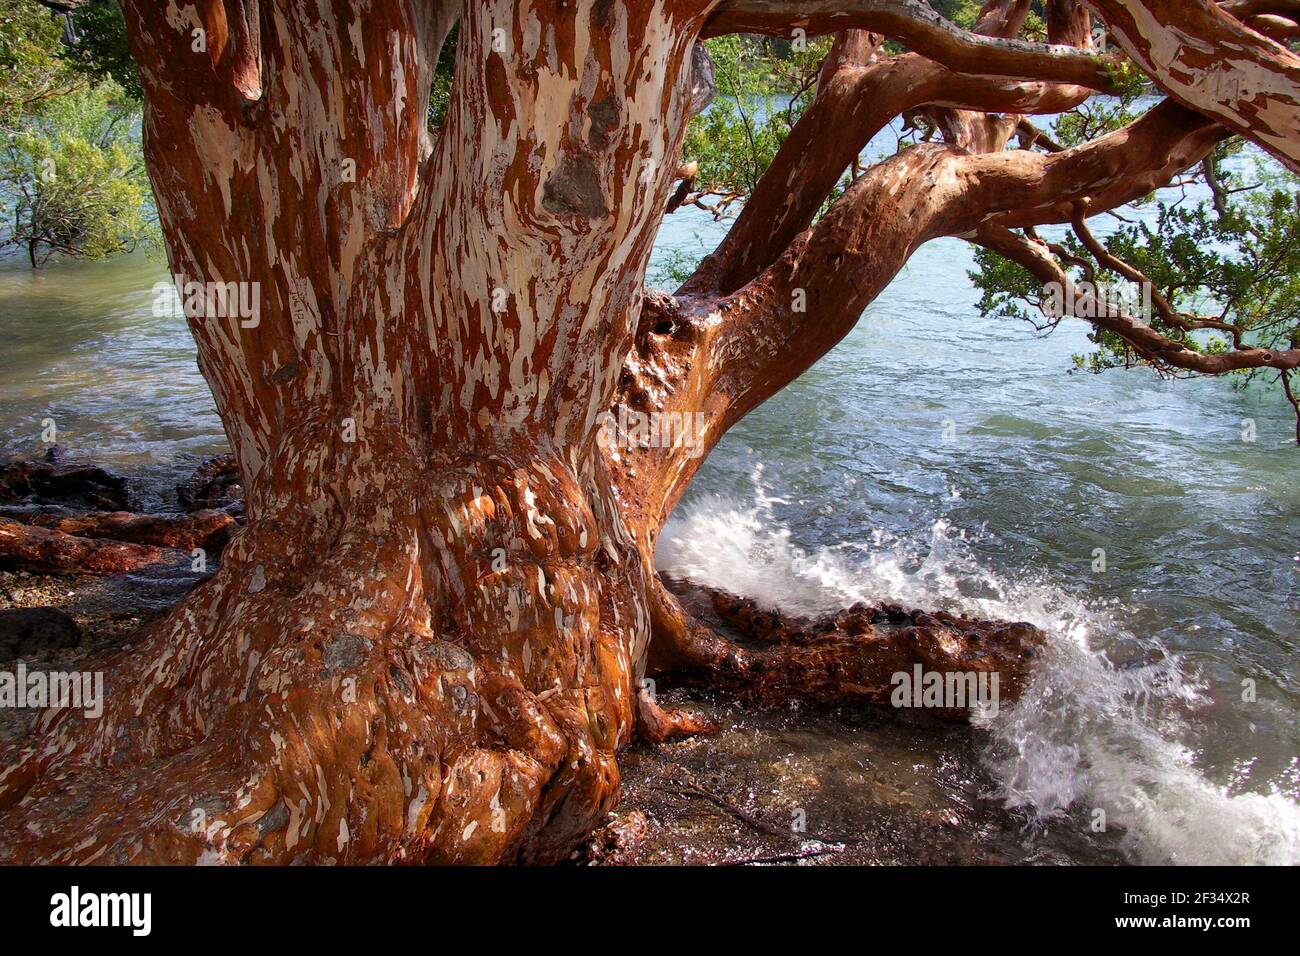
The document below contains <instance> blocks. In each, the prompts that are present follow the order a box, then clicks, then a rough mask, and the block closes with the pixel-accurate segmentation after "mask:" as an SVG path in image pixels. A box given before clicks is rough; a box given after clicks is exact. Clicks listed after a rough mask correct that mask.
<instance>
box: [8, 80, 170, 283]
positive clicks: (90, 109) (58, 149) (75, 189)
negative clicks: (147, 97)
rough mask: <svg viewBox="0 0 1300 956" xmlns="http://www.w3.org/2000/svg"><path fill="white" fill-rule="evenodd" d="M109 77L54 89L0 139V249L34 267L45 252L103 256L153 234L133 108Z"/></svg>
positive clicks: (48, 255)
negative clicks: (2, 225)
mask: <svg viewBox="0 0 1300 956" xmlns="http://www.w3.org/2000/svg"><path fill="white" fill-rule="evenodd" d="M120 94H121V91H120V90H119V89H118V87H117V86H116V84H114V83H112V82H111V81H109V82H105V83H102V84H100V85H99V86H97V87H94V88H90V89H80V90H77V91H75V92H69V93H66V94H63V95H61V96H60V97H59V98H58V99H57V100H56V101H54V102H52V103H50V104H47V106H46V108H44V109H43V110H42V111H41V113H40V114H39V115H36V116H28V117H26V118H25V119H24V120H23V121H22V122H21V123H20V124H19V126H18V128H17V129H15V130H12V131H10V132H9V133H8V134H7V135H6V136H5V138H4V141H3V143H0V210H3V212H4V218H5V220H6V221H7V222H8V223H9V227H8V230H7V234H4V235H0V249H4V248H5V247H6V246H17V247H19V248H21V249H23V250H24V251H25V252H26V253H27V256H28V258H29V260H30V261H31V264H32V266H33V267H38V266H43V265H45V263H46V262H48V261H49V259H50V258H51V257H52V256H55V255H68V256H76V257H82V258H87V259H104V258H107V257H108V256H111V255H113V254H115V253H119V252H129V251H131V250H133V249H135V248H136V247H137V246H138V245H139V244H140V243H141V242H148V241H150V240H151V239H152V231H153V230H152V223H151V222H150V220H149V215H148V208H149V202H148V196H149V185H148V182H147V181H146V178H145V171H144V164H143V162H142V160H141V157H140V155H139V149H138V147H137V145H136V142H135V137H134V136H133V134H132V131H131V126H130V124H131V121H132V119H133V118H134V115H135V114H133V112H132V111H130V110H127V109H123V108H122V107H121V106H120V105H119V104H118V103H117V102H115V100H116V99H117V98H118V97H119V96H120Z"/></svg>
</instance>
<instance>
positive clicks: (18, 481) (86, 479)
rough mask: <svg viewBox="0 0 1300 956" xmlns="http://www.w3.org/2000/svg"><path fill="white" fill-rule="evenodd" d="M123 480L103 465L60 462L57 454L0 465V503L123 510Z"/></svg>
mask: <svg viewBox="0 0 1300 956" xmlns="http://www.w3.org/2000/svg"><path fill="white" fill-rule="evenodd" d="M127 497H128V495H127V490H126V480H125V479H124V478H122V477H120V476H118V475H114V474H112V473H111V472H107V471H105V470H104V469H103V468H96V467H94V466H91V465H74V464H67V463H64V462H63V461H62V460H61V459H60V457H59V456H58V455H57V454H54V453H53V449H51V453H50V454H47V455H46V456H45V458H44V459H39V460H35V459H19V460H16V461H10V462H7V463H5V464H2V465H0V503H5V504H18V503H25V502H26V503H30V502H40V503H42V504H54V505H64V506H66V507H70V508H80V509H89V510H109V511H125V510H127V508H128V505H127Z"/></svg>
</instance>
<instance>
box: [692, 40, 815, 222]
mask: <svg viewBox="0 0 1300 956" xmlns="http://www.w3.org/2000/svg"><path fill="white" fill-rule="evenodd" d="M707 43H708V50H709V56H710V57H711V58H712V59H713V65H714V71H715V76H716V79H717V84H718V97H717V99H716V100H715V101H714V103H713V105H712V106H710V107H709V109H707V110H705V111H704V113H702V114H701V115H699V116H697V117H695V118H694V119H693V120H692V121H691V124H690V127H689V128H688V129H687V133H686V141H685V145H684V147H683V151H682V152H683V156H685V157H686V158H688V159H690V160H691V161H692V162H695V163H698V164H699V172H698V174H697V178H696V184H697V188H698V189H699V196H698V198H699V204H700V205H701V206H702V207H703V208H705V209H708V210H709V211H710V212H712V213H713V214H714V216H715V217H716V218H722V217H723V216H725V215H727V214H728V213H729V212H730V211H731V210H732V208H733V206H734V205H735V204H736V203H738V202H740V201H742V200H743V199H744V197H745V196H747V195H748V194H749V193H751V192H752V191H753V190H754V188H755V187H756V186H757V185H758V181H759V179H761V178H762V176H763V174H764V173H765V172H766V171H767V168H768V167H769V166H770V165H771V164H772V160H773V159H774V158H775V157H776V153H777V150H779V149H780V148H781V144H782V143H783V142H784V141H785V138H786V136H787V135H789V132H790V129H791V128H792V127H793V126H794V124H795V123H796V122H798V120H799V117H800V116H801V115H802V114H803V111H804V110H805V109H806V108H807V106H808V104H809V103H810V102H811V100H812V93H813V90H814V87H815V83H816V78H817V68H818V65H819V64H820V62H821V60H822V58H823V57H824V56H825V55H826V52H827V50H829V49H830V40H829V39H819V40H814V41H795V42H790V41H785V40H777V41H768V40H767V39H765V38H761V37H748V36H724V37H718V38H716V39H713V40H709V41H707ZM708 199H715V200H716V201H715V202H713V203H709V202H708V201H707V200H708Z"/></svg>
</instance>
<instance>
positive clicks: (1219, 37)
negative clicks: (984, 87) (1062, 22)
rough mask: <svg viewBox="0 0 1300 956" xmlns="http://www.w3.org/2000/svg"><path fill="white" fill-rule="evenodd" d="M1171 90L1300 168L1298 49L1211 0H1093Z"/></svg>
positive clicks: (1127, 47) (1127, 46)
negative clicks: (1276, 38)
mask: <svg viewBox="0 0 1300 956" xmlns="http://www.w3.org/2000/svg"><path fill="white" fill-rule="evenodd" d="M1090 3H1091V5H1092V7H1093V9H1095V10H1096V11H1097V12H1098V13H1099V14H1100V15H1101V16H1102V17H1103V18H1104V19H1105V21H1106V25H1107V26H1108V27H1109V28H1110V34H1111V36H1113V37H1115V39H1116V40H1117V41H1118V42H1119V45H1120V46H1121V47H1123V49H1124V52H1125V53H1127V54H1128V55H1129V56H1131V57H1132V58H1133V59H1134V60H1135V61H1136V62H1137V63H1138V64H1139V65H1140V66H1141V67H1142V69H1143V70H1145V71H1146V72H1147V74H1148V75H1150V76H1151V78H1152V79H1153V80H1154V81H1155V82H1156V83H1157V84H1158V85H1159V86H1160V87H1161V88H1162V89H1163V90H1165V92H1167V93H1168V94H1169V95H1170V96H1172V97H1174V98H1175V99H1177V100H1178V101H1179V102H1181V103H1183V104H1185V105H1187V106H1190V107H1191V108H1193V109H1196V110H1200V111H1201V112H1202V113H1204V114H1205V115H1206V116H1209V117H1212V118H1213V119H1215V120H1217V121H1219V122H1220V123H1222V124H1223V125H1225V126H1227V127H1228V128H1229V129H1232V130H1234V131H1236V132H1238V133H1240V134H1241V135H1243V136H1245V137H1246V138H1248V139H1250V140H1251V141H1253V142H1255V143H1258V144H1259V145H1260V146H1262V147H1263V148H1264V149H1266V150H1268V151H1269V152H1270V153H1272V154H1273V155H1275V156H1277V157H1278V158H1279V159H1280V160H1282V162H1284V163H1285V164H1286V165H1287V166H1289V167H1290V168H1291V169H1294V170H1300V56H1297V55H1296V54H1295V53H1293V52H1291V51H1290V50H1289V49H1287V48H1286V47H1284V46H1282V45H1281V44H1279V43H1276V42H1274V41H1273V40H1270V39H1268V38H1266V37H1265V36H1263V35H1262V34H1260V33H1257V32H1256V31H1254V30H1251V29H1250V28H1248V27H1247V26H1245V25H1244V24H1243V23H1242V22H1241V21H1240V20H1238V19H1236V18H1235V17H1234V16H1232V15H1231V14H1230V13H1227V12H1225V11H1224V9H1223V8H1221V7H1219V6H1218V5H1217V4H1213V3H1209V2H1208V0H1090Z"/></svg>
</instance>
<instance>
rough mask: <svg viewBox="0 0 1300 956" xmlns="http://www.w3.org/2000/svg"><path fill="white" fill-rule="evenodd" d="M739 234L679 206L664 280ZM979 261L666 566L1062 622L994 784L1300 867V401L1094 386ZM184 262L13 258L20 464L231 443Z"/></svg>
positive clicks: (734, 447)
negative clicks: (195, 323)
mask: <svg viewBox="0 0 1300 956" xmlns="http://www.w3.org/2000/svg"><path fill="white" fill-rule="evenodd" d="M723 229H725V224H716V223H712V222H711V221H709V220H708V218H707V217H706V216H704V215H703V214H702V213H700V212H698V211H696V210H685V211H682V212H679V213H677V214H676V215H675V216H673V217H670V218H669V219H668V220H667V222H666V223H665V227H664V229H663V232H662V234H661V236H660V241H659V245H658V247H657V250H656V265H655V269H654V270H652V275H653V274H654V272H655V271H658V272H659V273H660V274H662V270H663V267H664V265H665V263H666V262H667V259H668V257H669V255H670V254H671V252H672V251H673V250H687V251H691V252H699V251H701V250H702V248H704V247H703V246H702V245H701V243H702V242H703V243H709V242H712V241H716V238H717V237H718V236H720V235H721V231H722V230H723ZM971 264H972V257H971V254H970V251H969V249H968V248H967V247H966V245H965V244H964V243H961V242H960V241H956V240H946V241H940V242H936V243H932V244H930V245H929V246H926V247H925V248H923V249H922V250H921V251H920V252H919V253H918V254H917V255H916V256H915V257H914V258H913V260H912V261H911V262H910V263H909V265H908V266H907V268H906V269H905V270H904V272H903V273H902V274H901V275H900V276H899V277H898V278H897V280H896V281H895V282H894V283H893V285H892V286H891V287H890V288H889V290H888V291H887V292H886V293H885V294H883V295H882V296H881V297H880V298H879V299H878V300H877V301H876V302H875V303H874V304H873V305H872V306H871V307H870V308H869V309H868V310H867V312H866V314H865V315H864V317H863V320H862V321H861V322H860V323H859V325H858V327H857V328H856V329H855V330H854V331H853V332H852V333H851V334H850V335H849V336H848V337H847V339H846V340H845V341H844V342H843V343H841V345H840V346H839V347H838V348H836V349H835V350H834V351H833V352H832V353H830V354H829V355H828V356H826V358H825V359H824V360H823V361H822V362H821V363H820V364H818V365H817V366H816V367H815V368H814V369H812V370H811V371H810V372H809V373H808V374H806V375H805V376H804V377H803V378H802V379H800V380H799V381H798V382H796V383H795V384H794V385H793V386H792V387H790V388H788V389H787V390H785V391H784V392H782V393H781V394H780V395H778V396H776V397H775V398H774V399H772V400H771V401H770V402H768V403H767V404H766V405H765V406H763V407H762V408H761V409H759V410H758V411H757V412H756V413H755V414H753V415H751V416H750V417H749V418H748V419H746V420H745V421H744V422H742V423H741V424H740V425H739V426H738V427H737V428H736V429H735V430H734V431H733V432H732V433H731V434H730V435H728V436H727V438H726V439H725V440H724V441H723V443H722V444H721V445H720V446H719V448H718V449H717V451H716V452H715V453H714V454H713V455H712V457H711V458H710V459H709V461H708V463H707V465H706V466H705V468H704V469H703V471H702V472H701V474H700V476H699V478H698V479H697V481H696V482H695V484H694V485H693V487H692V488H691V489H690V491H689V493H688V494H687V496H686V498H685V500H684V501H683V503H682V505H681V507H680V508H679V509H678V512H677V514H676V515H675V516H674V518H673V521H672V523H671V524H670V526H669V528H668V529H667V530H666V532H665V534H664V540H663V544H662V545H661V550H660V555H659V559H660V564H661V566H662V567H664V568H666V569H670V570H673V571H675V572H677V573H679V574H685V575H688V576H691V577H693V578H696V579H698V580H700V581H701V582H703V583H713V584H717V585H720V586H725V587H727V588H729V589H731V590H739V591H742V592H744V593H746V594H749V595H751V596H754V597H757V598H760V599H762V600H764V601H767V602H769V603H772V604H775V605H778V606H781V607H783V608H785V609H786V610H789V611H793V612H802V613H815V612H819V611H824V610H830V609H834V608H837V607H841V606H844V605H846V604H849V603H852V602H854V601H857V600H890V601H895V602H899V603H903V604H909V605H914V606H925V607H933V606H942V607H948V608H953V609H958V610H962V611H966V612H968V613H973V614H978V615H982V616H990V617H1000V618H1016V619H1023V620H1030V621H1033V622H1034V623H1036V624H1038V625H1040V626H1041V627H1043V628H1044V629H1046V630H1047V631H1048V632H1049V634H1050V635H1051V646H1050V649H1049V652H1048V653H1047V655H1046V656H1045V658H1044V660H1043V661H1042V662H1041V663H1040V665H1039V666H1038V669H1037V671H1036V674H1035V679H1034V683H1033V686H1032V687H1031V689H1030V692H1029V693H1028V695H1027V696H1026V698H1025V699H1024V700H1023V701H1022V702H1021V703H1020V704H1019V705H1017V706H1016V707H1014V708H1006V709H1004V710H1003V712H1002V713H1001V714H1000V715H999V716H998V718H996V719H995V720H994V721H993V722H992V723H991V724H990V725H989V726H987V727H984V728H982V729H980V730H979V731H977V734H978V735H979V746H980V747H981V749H982V752H983V762H984V765H985V768H986V770H987V774H988V781H987V782H986V783H984V784H982V786H986V787H991V788H992V791H993V795H994V796H995V797H996V798H997V799H998V800H1001V801H1002V802H1004V803H1006V804H1007V805H1008V806H1011V807H1013V808H1016V811H1017V812H1018V813H1021V814H1023V815H1024V816H1025V819H1026V820H1027V821H1033V820H1050V819H1052V818H1053V817H1055V816H1059V815H1060V814H1062V813H1063V812H1064V811H1065V810H1066V809H1067V808H1071V809H1072V810H1074V811H1076V812H1078V811H1080V810H1081V809H1082V810H1083V811H1085V812H1086V811H1089V810H1091V809H1093V808H1101V809H1104V810H1105V811H1106V814H1107V817H1108V819H1109V820H1110V821H1111V822H1112V824H1118V825H1119V826H1120V827H1121V828H1122V829H1123V830H1124V832H1125V833H1126V834H1127V836H1126V841H1125V845H1126V847H1127V852H1129V854H1130V855H1131V856H1132V858H1133V859H1135V860H1170V859H1172V860H1177V861H1180V862H1298V861H1300V803H1298V802H1297V796H1298V794H1300V763H1298V760H1297V752H1298V747H1297V744H1298V743H1300V687H1297V682H1296V678H1295V661H1296V653H1297V649H1298V644H1300V624H1298V622H1300V448H1297V447H1296V445H1295V444H1294V421H1293V419H1292V418H1291V416H1290V414H1289V410H1288V408H1287V407H1286V405H1285V404H1284V403H1282V402H1281V401H1280V399H1279V398H1278V396H1277V395H1275V394H1273V393H1270V392H1266V391H1262V390H1258V389H1256V390H1248V391H1244V392H1239V391H1234V390H1232V389H1231V388H1229V387H1228V386H1227V385H1226V383H1222V382H1211V381H1183V382H1164V381H1161V380H1158V379H1157V378H1155V377H1154V376H1152V375H1151V374H1149V373H1144V372H1140V371H1133V372H1111V373H1107V374H1105V375H1102V376H1091V375H1085V374H1077V373H1076V374H1071V373H1070V371H1069V370H1070V367H1071V361H1070V358H1071V355H1072V354H1074V353H1076V352H1082V351H1086V349H1087V343H1086V341H1085V338H1084V336H1085V332H1086V328H1085V326H1083V324H1082V323H1078V322H1071V321H1068V320H1067V322H1066V323H1064V324H1063V325H1062V326H1061V328H1060V329H1059V330H1058V331H1057V332H1055V333H1054V334H1052V335H1050V336H1046V337H1043V336H1040V335H1038V334H1037V333H1035V332H1034V331H1033V329H1031V328H1030V327H1029V326H1028V325H1024V324H1020V323H1015V322H1012V321H1009V320H994V319H982V318H980V317H979V315H978V314H977V312H976V309H975V303H976V301H977V298H978V297H977V295H976V294H975V292H974V291H973V289H972V288H971V285H970V283H969V281H968V279H967V277H966V271H967V269H969V268H970V267H971ZM164 274H165V267H164V265H163V263H162V262H161V261H159V260H155V259H150V258H148V257H146V256H143V255H136V256H131V257H125V258H122V259H119V260H116V261H114V262H111V263H102V264H84V263H64V264H58V265H54V266H51V267H50V268H48V269H47V270H46V271H45V272H43V273H33V272H31V271H30V270H29V269H27V268H25V267H24V266H23V265H22V264H21V263H20V262H9V263H5V264H0V336H2V341H3V343H4V347H3V349H2V350H0V452H3V453H5V454H13V453H31V452H34V451H39V450H40V448H41V429H42V422H43V420H44V419H47V418H50V419H53V420H54V421H55V423H56V424H57V426H58V428H59V436H58V437H59V443H60V444H61V445H62V446H63V447H64V448H65V449H66V450H67V451H68V452H69V453H71V454H73V455H80V456H85V457H88V458H92V459H94V460H96V461H99V462H103V463H105V464H108V465H110V466H112V467H115V468H117V469H120V470H123V471H128V472H133V473H137V474H144V475H148V474H155V475H164V474H171V473H173V472H174V470H175V467H176V462H177V460H178V459H183V458H184V456H203V455H210V454H216V453H219V452H220V451H222V450H223V449H224V439H223V437H222V434H221V430H220V424H219V422H218V420H217V418H216V415H215V412H214V410H213V408H212V403H211V399H210V397H209V395H208V393H207V391H206V388H205V386H204V384H203V382H202V380H201V378H200V377H199V375H198V372H197V369H196V367H195V362H194V349H193V344H192V342H191V340H190V338H189V336H188V333H187V332H186V331H185V328H184V324H183V322H182V321H181V320H180V319H177V318H172V317H167V316H155V315H154V314H153V303H154V292H153V288H154V285H155V283H156V282H158V281H160V280H162V279H164V278H165V275H164ZM1247 419H1250V420H1253V421H1254V423H1255V429H1256V434H1257V437H1256V440H1255V441H1253V442H1247V441H1244V440H1243V437H1242V430H1243V425H1242V423H1243V421H1244V420H1247ZM1098 548H1100V549H1104V550H1105V552H1106V570H1105V571H1094V570H1093V564H1094V557H1095V549H1098ZM1243 681H1252V682H1253V683H1254V688H1255V695H1256V699H1255V700H1254V701H1253V702H1247V701H1244V700H1243V699H1242V696H1243V684H1242V682H1243Z"/></svg>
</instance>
